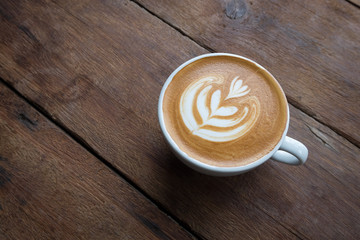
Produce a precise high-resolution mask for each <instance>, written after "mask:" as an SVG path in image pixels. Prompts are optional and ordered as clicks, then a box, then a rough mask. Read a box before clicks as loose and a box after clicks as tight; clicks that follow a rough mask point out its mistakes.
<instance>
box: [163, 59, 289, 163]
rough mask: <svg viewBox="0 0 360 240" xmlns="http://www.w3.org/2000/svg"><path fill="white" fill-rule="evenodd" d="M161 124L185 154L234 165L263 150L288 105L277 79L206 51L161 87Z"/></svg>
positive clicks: (271, 144) (271, 143)
mask: <svg viewBox="0 0 360 240" xmlns="http://www.w3.org/2000/svg"><path fill="white" fill-rule="evenodd" d="M162 111H163V116H164V123H165V128H166V130H167V132H168V133H169V135H170V136H171V138H172V139H173V141H174V142H175V143H176V145H177V146H178V147H179V148H180V149H181V150H182V151H183V152H184V153H185V154H187V155H188V156H189V157H192V158H194V159H196V160H199V161H201V162H203V163H206V164H209V165H213V166H221V167H234V166H243V165H247V164H249V163H251V162H254V161H256V160H258V159H259V158H261V157H262V156H265V155H266V154H268V153H269V152H270V151H271V150H272V149H274V148H275V146H276V145H277V143H278V142H279V141H280V139H281V137H282V134H283V132H284V130H285V128H286V123H287V117H288V113H287V111H288V109H287V101H286V98H285V95H284V93H283V91H282V89H281V87H280V86H279V84H278V82H277V81H276V80H275V79H274V78H273V77H272V76H271V75H270V74H269V73H268V72H267V71H266V70H264V69H263V68H261V67H260V66H257V65H256V64H255V63H253V62H250V61H248V60H245V59H242V58H238V57H233V56H210V57H205V58H201V59H198V60H196V61H194V62H192V63H190V64H189V65H187V66H185V67H184V68H182V69H181V70H180V71H179V72H177V73H176V75H175V76H174V77H173V79H172V81H171V82H170V83H169V85H168V86H167V88H166V89H165V93H164V98H163V105H162Z"/></svg>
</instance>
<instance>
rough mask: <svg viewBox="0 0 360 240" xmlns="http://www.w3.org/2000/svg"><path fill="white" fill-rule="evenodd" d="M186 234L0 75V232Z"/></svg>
mask: <svg viewBox="0 0 360 240" xmlns="http://www.w3.org/2000/svg"><path fill="white" fill-rule="evenodd" d="M144 237H146V238H147V239H191V238H192V237H191V235H190V234H189V233H187V232H186V231H185V230H183V229H182V228H181V227H180V226H179V225H178V224H177V223H176V222H174V221H173V220H172V219H170V218H169V217H168V216H166V215H165V214H164V213H163V212H161V211H160V210H159V209H158V208H157V207H156V206H154V205H153V204H152V203H151V202H149V201H148V200H147V199H146V198H145V197H144V196H142V195H141V194H140V193H139V192H137V191H136V190H135V189H134V188H133V187H131V186H130V185H129V184H128V183H127V182H125V181H124V180H122V179H121V178H120V177H119V176H118V175H116V174H115V173H113V172H112V171H111V170H110V169H109V168H108V167H106V166H105V165H104V164H103V163H101V162H100V161H99V160H98V159H96V158H95V157H94V156H92V155H91V154H90V153H88V152H87V151H86V150H85V149H84V148H83V147H81V146H80V145H79V144H77V143H76V142H74V141H73V140H72V139H71V138H69V137H68V136H67V135H66V134H65V133H63V132H62V131H61V130H59V128H57V127H56V126H54V124H52V123H50V122H49V121H48V120H47V119H45V118H44V117H43V116H41V115H40V114H39V113H38V112H36V111H35V110H34V109H33V108H31V107H29V105H28V104H27V103H25V102H24V101H22V100H20V98H19V97H17V96H16V95H15V94H14V93H12V92H10V91H9V90H8V89H7V88H6V87H5V86H4V85H3V84H2V83H0V239H77V238H80V239H144Z"/></svg>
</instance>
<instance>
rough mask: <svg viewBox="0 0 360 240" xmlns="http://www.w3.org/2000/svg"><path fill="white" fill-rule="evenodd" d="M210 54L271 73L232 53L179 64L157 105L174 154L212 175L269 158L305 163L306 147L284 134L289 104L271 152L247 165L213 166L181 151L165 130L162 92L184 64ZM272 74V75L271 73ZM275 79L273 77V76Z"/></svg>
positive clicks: (242, 169)
mask: <svg viewBox="0 0 360 240" xmlns="http://www.w3.org/2000/svg"><path fill="white" fill-rule="evenodd" d="M211 56H231V57H237V58H241V59H244V60H246V61H249V62H252V63H254V64H255V65H257V66H258V67H259V68H261V69H263V70H265V71H266V72H267V73H268V74H269V75H271V74H270V73H269V72H268V71H267V70H266V69H265V68H264V67H262V66H261V65H259V64H258V63H256V62H254V61H252V60H250V59H248V58H245V57H242V56H239V55H234V54H229V53H209V54H204V55H201V56H198V57H195V58H192V59H190V60H188V61H187V62H185V63H183V64H182V65H180V66H179V67H178V68H177V69H176V70H175V71H174V72H173V73H172V74H171V75H170V76H169V78H168V79H167V80H166V82H165V84H164V86H163V88H162V90H161V93H160V98H159V105H158V115H159V123H160V127H161V130H162V132H163V134H164V136H165V139H166V141H167V143H168V144H169V146H170V147H171V150H172V151H173V152H174V153H175V155H176V156H177V157H178V158H179V159H180V160H181V161H182V162H183V163H185V164H186V165H187V166H189V167H191V168H192V169H194V170H196V171H199V172H201V173H204V174H207V175H212V176H233V175H238V174H241V173H244V172H247V171H249V170H251V169H254V168H256V167H257V166H259V165H261V164H263V163H264V162H266V161H267V160H269V159H272V160H276V161H278V162H282V163H286V164H290V165H302V164H304V163H305V161H306V159H307V157H308V149H307V148H306V147H305V145H304V144H302V143H301V142H299V141H297V140H295V139H293V138H291V137H288V136H286V134H287V131H288V128H289V122H290V114H289V106H287V108H288V111H287V112H288V117H287V123H286V128H285V130H284V131H283V133H282V137H281V139H280V141H279V142H278V144H277V145H276V146H275V147H274V148H273V150H272V151H271V152H269V153H268V154H266V155H265V156H262V157H261V158H259V159H257V160H256V161H253V162H251V163H249V164H247V165H244V166H235V167H219V166H213V165H209V164H205V163H203V162H201V161H199V160H196V159H194V158H192V157H190V156H188V155H187V154H186V153H185V152H183V151H182V150H181V149H180V148H179V147H178V146H177V145H176V143H175V142H174V140H173V139H172V138H171V136H170V134H169V133H168V131H167V130H166V126H165V121H164V113H163V100H164V94H165V91H166V89H167V87H168V85H169V84H170V82H171V81H172V79H173V77H174V76H175V75H176V74H177V73H178V72H179V71H180V70H181V69H183V68H184V67H185V66H187V65H189V64H190V63H192V62H194V61H197V60H199V59H201V58H206V57H211ZM271 76H272V75H271ZM274 79H275V78H274Z"/></svg>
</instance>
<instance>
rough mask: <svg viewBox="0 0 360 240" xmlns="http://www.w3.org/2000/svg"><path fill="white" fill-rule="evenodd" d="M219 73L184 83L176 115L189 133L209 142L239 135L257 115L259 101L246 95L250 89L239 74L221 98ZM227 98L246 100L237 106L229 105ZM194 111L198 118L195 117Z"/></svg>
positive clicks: (241, 134)
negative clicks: (178, 114)
mask: <svg viewBox="0 0 360 240" xmlns="http://www.w3.org/2000/svg"><path fill="white" fill-rule="evenodd" d="M224 82H225V78H224V77H223V76H206V77H202V78H200V79H199V80H198V81H195V82H193V83H191V84H189V85H188V86H187V88H186V89H185V90H184V92H183V93H182V95H181V98H180V103H179V104H180V106H179V107H180V114H181V117H182V120H183V122H184V124H185V126H186V127H187V128H188V129H189V130H190V131H191V133H192V134H193V135H196V136H198V137H201V138H203V139H205V140H207V141H211V142H228V141H232V140H235V139H238V138H240V137H241V136H243V135H244V134H245V133H247V132H248V131H249V130H250V129H251V128H252V127H253V126H254V124H255V122H256V120H257V119H258V117H259V114H260V103H259V101H258V99H257V97H255V96H247V95H248V93H249V92H250V89H249V87H248V86H247V85H243V80H241V79H239V76H237V77H235V78H234V79H233V80H232V81H231V84H230V88H229V90H228V94H227V96H226V97H225V98H222V94H223V93H222V89H223V88H221V86H222V85H223V84H224ZM230 99H236V100H237V101H238V102H241V103H246V104H244V105H245V106H244V107H242V108H241V109H239V107H238V106H233V105H231V104H229V100H230ZM195 114H198V115H199V116H200V118H201V120H200V121H199V120H197V118H196V117H195Z"/></svg>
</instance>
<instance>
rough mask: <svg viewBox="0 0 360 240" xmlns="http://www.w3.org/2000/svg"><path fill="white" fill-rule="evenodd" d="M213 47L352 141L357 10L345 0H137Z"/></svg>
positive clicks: (358, 57) (358, 94)
mask: <svg viewBox="0 0 360 240" xmlns="http://www.w3.org/2000/svg"><path fill="white" fill-rule="evenodd" d="M136 2H140V3H141V5H142V6H144V7H145V8H146V9H148V10H149V11H151V12H153V13H154V14H156V15H157V16H159V17H160V18H162V19H164V20H165V21H166V22H169V23H170V24H171V25H173V26H175V27H176V28H178V29H181V30H182V31H183V32H184V33H185V34H187V35H188V36H190V37H191V38H192V39H194V40H195V41H196V42H198V43H199V44H201V45H203V46H206V47H207V48H211V49H213V51H217V52H232V53H236V54H240V55H244V56H247V57H249V58H251V59H254V60H255V61H257V62H258V63H260V64H261V65H263V66H265V67H266V68H268V69H269V70H270V72H272V73H273V74H274V75H275V77H276V78H277V79H278V81H279V82H280V83H281V85H282V86H283V88H284V90H285V92H286V94H287V97H288V99H289V101H290V103H292V104H293V105H295V106H296V107H298V108H300V109H302V110H303V111H305V112H307V113H308V114H309V115H311V116H313V117H314V118H316V119H318V120H319V121H321V122H323V123H325V124H326V125H329V126H331V128H332V129H335V130H336V131H337V132H339V133H340V134H341V135H343V136H345V137H346V138H348V139H349V140H350V141H351V142H353V143H354V144H356V145H357V146H358V147H359V146H360V135H359V134H358V133H359V132H360V122H359V119H360V108H359V105H358V103H357V101H354V99H360V85H359V76H360V68H359V64H360V48H359V42H360V34H358V33H359V32H360V14H359V9H357V8H355V7H354V6H351V5H350V4H349V3H347V2H345V1H327V2H326V3H325V2H324V1H313V0H306V1H286V0H273V1H265V2H264V1H261V0H255V1H254V0H226V1H216V0H204V1H195V2H194V1H191V0H188V1H176V2H174V1H166V0H163V1H157V0H151V1H148V0H146V1H145V0H138V1H136Z"/></svg>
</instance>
